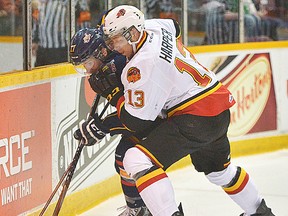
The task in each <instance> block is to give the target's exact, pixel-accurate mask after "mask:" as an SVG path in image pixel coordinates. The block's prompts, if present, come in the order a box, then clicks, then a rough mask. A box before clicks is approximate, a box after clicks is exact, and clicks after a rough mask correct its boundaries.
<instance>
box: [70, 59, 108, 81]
mask: <svg viewBox="0 0 288 216" xmlns="http://www.w3.org/2000/svg"><path fill="white" fill-rule="evenodd" d="M101 65H102V61H100V60H99V59H96V58H95V57H94V56H90V57H89V58H88V59H86V60H85V61H84V62H82V63H81V64H77V65H74V68H75V70H76V71H77V72H78V73H79V74H81V75H84V76H90V75H91V74H92V73H94V72H96V71H97V70H98V69H99V68H100V66H101Z"/></svg>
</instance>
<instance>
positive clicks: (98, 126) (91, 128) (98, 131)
mask: <svg viewBox="0 0 288 216" xmlns="http://www.w3.org/2000/svg"><path fill="white" fill-rule="evenodd" d="M79 128H80V129H78V130H76V131H75V133H74V138H75V139H77V140H81V139H83V142H84V144H85V145H87V146H91V145H95V144H97V143H99V142H100V141H101V140H102V139H103V138H104V137H105V136H106V134H107V133H109V129H107V128H105V127H104V125H103V124H102V122H101V120H100V119H99V117H98V116H97V115H96V116H94V117H91V116H90V117H89V118H88V119H87V120H86V121H84V120H83V121H81V122H80V123H79Z"/></svg>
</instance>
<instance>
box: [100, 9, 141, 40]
mask: <svg viewBox="0 0 288 216" xmlns="http://www.w3.org/2000/svg"><path fill="white" fill-rule="evenodd" d="M144 21H145V19H144V14H143V13H142V12H141V11H140V10H139V9H138V8H136V7H134V6H131V5H120V6H117V7H115V8H114V9H112V10H111V11H109V13H108V14H107V16H106V17H105V22H104V25H103V32H104V34H105V36H107V37H110V38H111V37H113V36H115V35H119V34H121V35H123V36H124V37H125V38H126V39H127V40H128V41H129V40H130V38H129V34H127V32H128V31H129V30H130V29H131V28H132V27H135V28H136V29H137V30H138V31H139V32H140V33H142V32H143V30H144ZM126 34H127V35H126Z"/></svg>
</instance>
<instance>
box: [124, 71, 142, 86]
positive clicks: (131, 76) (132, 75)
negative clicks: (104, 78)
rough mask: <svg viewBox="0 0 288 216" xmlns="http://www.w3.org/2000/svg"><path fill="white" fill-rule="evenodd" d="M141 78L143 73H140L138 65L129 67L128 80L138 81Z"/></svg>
mask: <svg viewBox="0 0 288 216" xmlns="http://www.w3.org/2000/svg"><path fill="white" fill-rule="evenodd" d="M140 79H141V74H140V70H139V69H138V68H137V67H131V68H129V69H128V72H127V80H128V82H129V83H130V82H133V83H135V82H137V81H138V80H140Z"/></svg>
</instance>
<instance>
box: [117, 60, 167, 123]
mask: <svg viewBox="0 0 288 216" xmlns="http://www.w3.org/2000/svg"><path fill="white" fill-rule="evenodd" d="M147 60H148V59H147ZM147 60H145V59H143V61H141V64H138V65H139V66H137V67H133V66H132V67H130V68H129V69H128V74H129V73H131V70H137V73H139V77H140V78H139V80H137V81H136V82H133V81H131V78H130V77H129V75H128V77H124V79H126V81H125V82H124V83H123V84H124V86H125V92H124V97H125V110H126V111H127V112H129V113H130V114H131V115H133V116H134V117H136V118H140V119H142V120H151V121H154V120H155V119H156V117H157V116H158V115H160V113H161V111H162V109H163V108H164V107H165V102H166V101H167V99H168V97H169V94H170V91H171V88H172V86H173V83H172V80H171V79H169V78H168V76H166V77H165V76H163V73H162V72H161V69H160V68H159V67H158V66H157V65H154V66H153V62H151V63H150V64H148V63H145V62H149V61H147ZM150 60H151V59H150ZM143 63H144V64H143ZM136 65H137V64H136ZM162 70H163V69H162ZM167 75H168V73H167ZM133 79H135V78H133ZM122 82H123V77H122Z"/></svg>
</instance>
